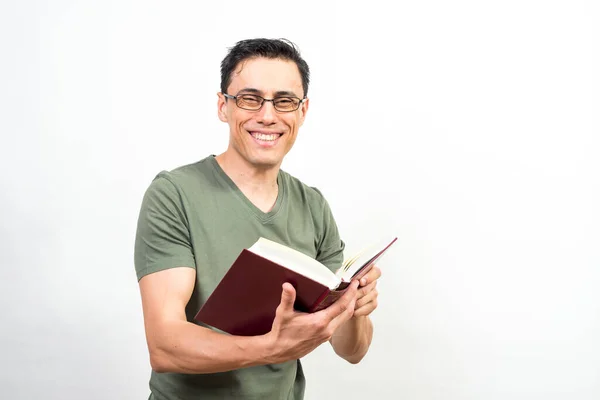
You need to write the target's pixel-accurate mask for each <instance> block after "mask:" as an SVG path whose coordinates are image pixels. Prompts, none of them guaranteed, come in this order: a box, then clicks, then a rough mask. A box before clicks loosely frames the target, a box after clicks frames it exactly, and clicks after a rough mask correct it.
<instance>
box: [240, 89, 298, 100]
mask: <svg viewBox="0 0 600 400" xmlns="http://www.w3.org/2000/svg"><path fill="white" fill-rule="evenodd" d="M239 93H255V94H258V95H260V96H262V95H263V91H262V90H258V89H255V88H243V89H242V90H240V91H239V92H238V94H239ZM280 96H287V97H298V96H297V95H296V93H294V92H290V91H289V90H278V91H277V92H275V96H274V97H280ZM298 98H300V97H298Z"/></svg>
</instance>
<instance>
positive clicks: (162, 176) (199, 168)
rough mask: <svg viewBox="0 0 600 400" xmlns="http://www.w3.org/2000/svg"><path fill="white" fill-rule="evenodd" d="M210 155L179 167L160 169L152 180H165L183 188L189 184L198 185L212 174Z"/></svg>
mask: <svg viewBox="0 0 600 400" xmlns="http://www.w3.org/2000/svg"><path fill="white" fill-rule="evenodd" d="M211 157H212V156H209V157H206V158H203V159H202V160H199V161H196V162H193V163H189V164H184V165H181V166H179V167H176V168H173V169H170V170H163V171H160V172H159V173H158V174H157V175H156V176H155V178H154V180H155V181H156V180H165V181H168V182H170V183H171V184H172V185H173V186H175V187H177V188H185V187H187V186H189V185H198V184H202V183H204V182H206V181H207V180H210V177H211V175H212V174H213V169H212V168H213V167H212V163H211V161H212V160H211Z"/></svg>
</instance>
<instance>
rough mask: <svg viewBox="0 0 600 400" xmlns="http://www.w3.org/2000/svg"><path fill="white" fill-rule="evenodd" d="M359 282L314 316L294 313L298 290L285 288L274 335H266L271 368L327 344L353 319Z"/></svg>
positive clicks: (277, 313) (286, 285) (274, 324)
mask: <svg viewBox="0 0 600 400" xmlns="http://www.w3.org/2000/svg"><path fill="white" fill-rule="evenodd" d="M357 286H358V282H357V281H353V282H352V283H351V284H350V286H348V289H347V290H346V293H344V295H343V296H342V297H340V298H339V299H338V300H337V301H336V302H335V303H333V304H332V305H330V306H329V307H327V308H326V309H324V310H321V311H318V312H315V313H310V314H307V313H303V312H299V311H296V310H294V302H295V300H296V290H295V289H294V287H293V286H292V285H291V284H289V283H284V284H283V290H282V293H281V302H280V303H279V306H278V307H277V311H276V313H275V320H274V321H273V327H272V328H271V332H269V333H267V334H266V335H265V339H266V340H267V342H268V352H269V355H268V358H269V359H270V360H269V361H270V363H271V364H278V363H281V362H284V361H288V360H292V359H298V358H301V357H303V356H305V355H306V354H308V353H310V352H311V351H313V350H314V349H315V348H317V347H318V346H319V345H321V344H322V343H325V342H327V341H328V340H329V339H330V338H331V336H332V335H333V333H334V332H335V330H336V329H337V328H338V327H339V326H340V325H341V324H343V323H344V322H346V321H348V320H349V319H350V318H352V315H353V313H354V306H355V303H356V296H357Z"/></svg>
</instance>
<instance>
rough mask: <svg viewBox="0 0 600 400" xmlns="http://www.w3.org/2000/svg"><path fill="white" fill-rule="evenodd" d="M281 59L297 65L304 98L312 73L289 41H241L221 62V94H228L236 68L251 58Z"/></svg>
mask: <svg viewBox="0 0 600 400" xmlns="http://www.w3.org/2000/svg"><path fill="white" fill-rule="evenodd" d="M256 57H265V58H280V59H282V60H289V61H293V62H295V63H296V65H297V66H298V70H299V71H300V76H301V77H302V88H303V89H304V96H306V94H307V93H308V82H309V76H310V71H309V69H308V64H307V63H306V61H304V60H303V59H302V57H301V56H300V52H299V51H298V49H297V47H296V45H294V43H292V42H290V41H289V40H287V39H263V38H260V39H247V40H241V41H239V42H237V43H236V44H235V46H233V47H231V48H230V49H229V52H228V53H227V55H226V56H225V58H224V59H223V61H221V92H223V93H227V88H228V87H229V84H230V83H231V75H232V74H233V71H234V70H235V68H236V67H237V66H238V65H239V64H240V63H241V62H242V61H245V60H248V59H251V58H256Z"/></svg>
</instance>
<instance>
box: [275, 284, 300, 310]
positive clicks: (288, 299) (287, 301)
mask: <svg viewBox="0 0 600 400" xmlns="http://www.w3.org/2000/svg"><path fill="white" fill-rule="evenodd" d="M282 289H283V290H282V291H281V303H279V304H281V306H282V308H283V309H284V310H290V311H293V310H294V302H295V301H296V289H294V287H293V286H292V285H291V284H289V283H287V282H286V283H284V284H283V285H282Z"/></svg>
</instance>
